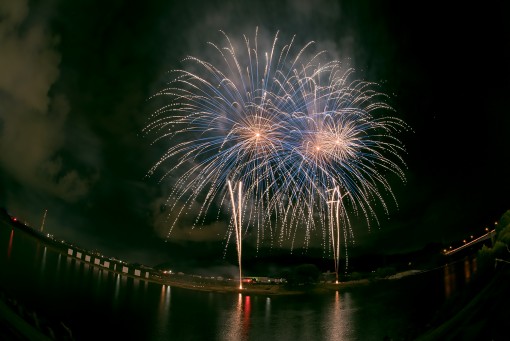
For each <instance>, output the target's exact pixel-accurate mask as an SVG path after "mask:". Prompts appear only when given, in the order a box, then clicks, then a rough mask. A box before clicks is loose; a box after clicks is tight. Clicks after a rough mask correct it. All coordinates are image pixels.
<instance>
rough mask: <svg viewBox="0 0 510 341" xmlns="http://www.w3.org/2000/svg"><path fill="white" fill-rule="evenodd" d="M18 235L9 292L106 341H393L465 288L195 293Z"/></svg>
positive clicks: (413, 284) (12, 246)
mask: <svg viewBox="0 0 510 341" xmlns="http://www.w3.org/2000/svg"><path fill="white" fill-rule="evenodd" d="M17 232H18V231H16V233H13V232H12V230H11V229H10V228H9V229H6V228H5V226H4V225H0V245H4V247H6V248H7V250H6V251H7V252H1V253H0V255H3V256H2V257H0V267H1V268H2V269H3V270H4V271H3V273H2V274H0V285H5V286H6V287H8V288H10V289H12V292H14V293H16V292H17V293H18V294H19V295H20V296H28V295H27V292H26V290H24V288H25V287H26V286H29V287H30V288H31V291H30V295H32V296H31V297H33V298H34V299H36V298H37V300H38V301H40V303H39V304H40V309H41V310H42V311H44V310H50V312H51V313H54V314H56V315H58V316H62V318H65V319H67V320H66V325H69V326H70V327H71V329H72V330H73V332H74V335H83V338H82V339H83V340H89V339H94V337H96V336H97V335H96V332H95V331H94V330H93V329H91V328H90V323H91V319H93V320H94V321H95V322H94V323H101V325H104V326H105V327H106V328H107V329H106V331H104V332H103V334H102V336H103V337H105V338H115V339H119V338H127V339H140V340H142V339H143V340H180V339H186V340H225V341H244V340H275V339H277V340H281V341H285V340H293V341H299V340H317V339H320V340H332V341H335V340H339V341H351V340H382V339H383V337H384V336H385V335H386V334H389V336H390V337H393V338H394V339H396V338H397V337H398V336H399V335H403V332H402V331H401V330H400V329H402V328H404V327H407V326H408V325H412V324H413V323H416V321H420V319H421V318H422V317H421V315H419V316H413V314H418V313H416V312H415V310H416V309H414V310H412V309H410V307H413V308H415V307H416V306H419V307H420V309H421V310H423V311H422V312H420V314H424V315H423V316H424V317H426V316H430V315H431V314H432V313H433V312H434V311H435V306H433V305H431V302H435V301H438V298H437V296H441V297H440V299H441V300H442V299H443V298H444V296H446V297H448V295H450V294H451V293H452V292H453V291H454V290H455V289H456V288H455V286H456V285H457V281H456V279H455V278H456V275H455V269H453V268H451V267H444V269H441V270H440V271H441V272H440V273H438V275H439V276H436V277H437V278H438V279H439V280H438V281H437V282H430V283H427V281H426V280H425V281H424V280H422V279H414V280H413V279H408V280H407V279H406V280H400V281H395V282H393V283H385V284H383V285H374V286H368V287H366V288H365V287H360V288H355V289H342V290H338V291H334V292H330V293H327V294H323V295H315V296H306V295H305V296H297V297H287V296H264V295H250V294H249V292H242V293H236V294H232V293H216V292H196V291H192V290H186V289H181V288H175V287H170V286H166V285H161V284H156V283H149V282H147V281H146V280H144V279H143V278H133V277H128V276H126V275H123V274H119V273H113V272H110V271H107V270H105V269H103V268H100V267H98V266H94V265H92V264H90V263H87V262H84V261H80V260H77V259H74V258H72V257H70V256H67V255H66V254H60V253H57V252H55V251H54V250H53V249H51V248H46V247H44V248H42V247H41V248H40V247H39V245H38V243H31V244H30V243H29V242H28V241H27V240H24V239H23V240H20V239H19V238H21V237H20V236H22V235H23V234H22V233H17ZM22 238H25V239H26V237H22ZM18 249H19V250H18ZM14 251H16V252H14ZM34 253H35V254H37V255H38V257H35V259H34V257H33V256H32V255H33V254H34ZM27 255H28V256H27ZM63 258H65V259H63ZM20 269H25V270H26V271H25V272H24V273H23V276H26V277H24V278H23V280H22V282H20V283H21V284H23V285H19V284H20V283H18V282H16V281H17V278H19V277H20V276H18V275H16V274H18V273H19V270H20ZM31 269H34V271H33V273H31V272H30V270H31ZM475 271H476V262H475V263H473V262H470V263H469V264H468V263H463V272H462V273H463V275H462V276H463V278H464V280H466V281H467V280H469V279H470V278H471V277H472V275H473V273H474V272H475ZM40 277H41V278H42V279H41V280H38V281H34V278H36V279H37V278H40ZM421 282H424V283H421ZM18 286H19V287H20V289H19V290H18ZM436 286H437V292H438V295H436V294H437V293H436V292H435V290H434V288H435V287H436ZM0 289H3V288H0ZM16 290H18V291H16ZM439 303H440V302H439V301H438V303H437V304H439ZM427 304H429V305H430V306H427ZM427 309H428V311H429V312H430V315H426V314H428V313H427ZM126 321H131V322H126Z"/></svg>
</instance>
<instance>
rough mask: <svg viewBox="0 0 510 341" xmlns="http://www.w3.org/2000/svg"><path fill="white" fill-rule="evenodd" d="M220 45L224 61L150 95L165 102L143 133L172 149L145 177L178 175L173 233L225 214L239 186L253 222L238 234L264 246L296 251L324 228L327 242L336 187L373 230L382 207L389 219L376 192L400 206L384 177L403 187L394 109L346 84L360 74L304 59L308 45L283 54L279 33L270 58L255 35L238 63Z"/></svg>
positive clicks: (375, 94)
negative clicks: (292, 245) (191, 217)
mask: <svg viewBox="0 0 510 341" xmlns="http://www.w3.org/2000/svg"><path fill="white" fill-rule="evenodd" d="M222 33H223V32H222ZM223 36H224V38H225V40H226V42H227V44H226V46H225V47H219V46H218V45H216V44H213V43H209V44H210V46H212V47H213V49H214V50H215V51H216V52H217V53H219V55H220V56H221V58H222V64H221V65H218V66H214V65H212V64H211V63H208V62H206V61H203V60H201V59H198V58H196V57H188V58H186V59H185V61H186V62H190V63H192V64H193V65H194V68H195V70H196V71H194V72H190V71H186V70H174V71H173V72H171V74H173V75H174V78H172V80H171V81H170V84H169V86H168V87H167V88H165V89H163V90H162V91H160V92H158V93H157V94H156V95H155V97H159V96H165V98H170V102H169V103H167V104H165V105H163V106H162V107H161V108H160V109H159V110H157V111H156V112H155V113H154V114H153V115H152V116H151V117H150V119H149V123H148V124H147V126H146V127H145V129H144V131H145V132H146V133H147V134H149V133H154V134H155V135H156V138H155V142H158V141H160V140H164V141H172V142H171V144H170V146H169V147H168V148H167V151H166V152H165V153H164V154H163V156H162V157H161V158H160V160H158V161H157V162H156V163H155V165H154V166H153V167H152V168H151V169H150V171H149V175H153V174H154V173H155V172H156V170H157V169H159V168H163V167H164V165H170V166H166V167H168V168H167V169H166V171H165V172H164V174H163V176H162V178H161V180H163V179H165V178H167V177H169V176H170V175H173V174H175V173H177V172H181V174H180V175H179V176H178V179H177V180H176V181H175V183H174V184H173V186H172V192H171V194H170V196H169V197H168V204H169V206H170V208H171V210H170V211H171V212H172V213H174V216H173V218H172V219H173V221H171V222H170V227H169V229H168V235H167V236H170V233H171V231H172V229H173V228H174V227H175V225H176V224H177V222H178V220H179V219H180V217H181V215H182V214H184V212H187V211H189V210H190V209H191V207H192V206H193V204H194V203H196V202H200V210H199V212H198V213H197V215H196V220H195V225H194V226H193V227H195V226H197V225H200V224H203V223H204V222H205V219H206V216H207V214H208V211H209V210H210V209H211V208H212V207H213V206H214V205H213V204H215V203H219V207H220V208H219V210H221V209H222V207H223V206H227V205H224V203H226V202H228V192H229V191H228V188H227V184H228V183H229V181H232V182H235V183H243V193H244V194H243V196H244V198H243V200H242V202H243V204H242V205H243V212H236V214H237V215H238V216H239V217H241V215H242V216H244V217H246V218H245V219H244V222H245V224H244V227H240V228H241V229H243V234H244V233H246V231H247V230H248V228H249V227H250V226H255V227H256V229H257V230H256V232H257V240H258V241H260V240H261V239H264V238H265V233H268V235H269V236H268V237H269V239H271V240H273V239H274V238H276V239H277V240H278V242H279V243H283V242H284V241H286V240H289V239H290V240H291V241H292V242H293V241H294V240H295V238H296V236H297V232H298V231H299V230H303V229H304V231H305V244H307V243H308V242H309V241H310V236H311V233H312V232H313V231H314V230H315V229H317V228H318V229H320V230H322V233H323V239H328V238H330V239H331V238H334V236H333V235H332V233H331V231H330V230H329V229H328V227H327V226H330V225H329V224H330V223H331V219H333V218H332V217H331V215H330V214H328V201H329V200H330V199H329V198H328V191H330V190H331V188H337V191H338V193H340V191H341V192H342V193H345V195H346V197H345V198H346V201H347V202H348V204H349V206H350V207H351V208H352V209H353V211H354V213H355V214H362V215H363V216H364V217H365V218H366V221H367V223H368V224H369V226H370V221H372V219H375V220H376V221H378V220H377V215H376V209H375V205H378V204H381V205H382V207H383V208H384V210H385V212H386V213H388V207H387V204H386V202H385V199H384V197H383V195H382V194H381V193H380V189H383V190H384V191H385V192H389V193H390V195H391V197H392V198H393V199H394V200H395V196H394V195H393V193H392V191H391V188H390V184H389V182H388V180H387V179H386V177H385V176H386V175H387V173H393V174H396V175H397V176H398V177H399V178H400V179H401V180H403V181H405V177H404V172H403V166H405V163H404V161H403V159H402V157H401V156H400V155H401V153H403V152H404V151H405V150H404V148H403V147H402V144H401V142H400V141H399V140H398V139H397V138H396V137H395V134H397V133H400V132H401V131H403V130H406V129H408V127H407V126H406V124H405V123H404V122H403V121H402V120H400V119H398V118H396V117H393V116H388V115H387V113H388V112H392V110H393V109H392V108H391V107H390V106H389V105H388V104H386V102H385V100H386V98H387V96H386V95H385V94H383V93H382V92H379V91H377V84H376V83H373V82H366V81H360V80H351V78H352V76H353V74H354V70H353V69H352V68H347V69H346V70H344V68H343V65H342V64H341V63H340V62H339V61H327V60H325V58H326V57H327V54H326V52H325V51H321V52H319V53H315V54H312V56H311V57H310V58H308V59H307V58H306V56H307V55H308V54H309V52H308V50H309V49H310V48H311V46H312V45H313V43H312V42H310V43H308V44H306V45H305V46H304V47H302V48H301V49H300V50H296V49H295V48H294V39H292V40H291V42H290V43H289V44H287V45H284V46H283V47H282V48H281V49H279V45H278V44H277V41H278V34H276V35H275V37H274V40H273V43H272V46H271V48H270V50H269V51H268V52H260V51H259V50H258V42H257V39H258V36H257V33H256V34H255V40H254V46H252V45H251V44H250V41H249V39H247V38H246V36H245V37H244V46H245V48H246V50H245V51H244V54H243V55H242V58H241V57H238V54H237V52H236V49H235V48H234V46H235V44H234V43H233V42H232V41H231V40H230V38H229V37H228V36H227V35H226V34H225V33H223ZM294 51H297V52H296V53H295V54H294ZM172 162H173V165H172ZM239 201H240V202H241V200H239ZM395 203H396V200H395ZM342 207H343V205H342ZM229 209H230V210H232V209H233V208H229ZM342 209H343V208H342ZM231 213H233V212H231ZM235 216H236V215H232V214H231V218H230V219H231V222H230V224H229V228H233V227H234V226H235V225H236V224H232V219H234V217H235ZM345 216H346V215H345ZM217 217H219V211H218V213H217ZM343 219H345V221H346V222H348V218H347V217H344V218H343ZM328 222H329V223H328ZM344 225H346V226H345V227H346V228H349V229H350V224H348V223H344ZM278 229H280V230H279V232H278ZM344 231H345V230H344ZM230 233H232V230H230V231H228V232H227V236H229V235H230ZM344 233H345V232H344ZM349 233H350V234H351V235H352V231H350V232H349ZM257 247H258V245H257Z"/></svg>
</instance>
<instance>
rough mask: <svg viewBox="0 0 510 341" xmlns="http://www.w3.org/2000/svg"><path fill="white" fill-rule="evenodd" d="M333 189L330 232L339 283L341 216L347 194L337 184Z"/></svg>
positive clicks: (336, 277) (336, 281)
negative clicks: (343, 199)
mask: <svg viewBox="0 0 510 341" xmlns="http://www.w3.org/2000/svg"><path fill="white" fill-rule="evenodd" d="M330 191H331V199H330V200H329V201H328V204H330V206H329V231H330V232H329V233H330V238H331V246H332V249H333V260H334V262H335V283H337V284H338V270H339V268H340V232H341V226H340V217H341V216H342V215H343V212H342V211H343V205H342V198H343V197H344V196H345V195H347V194H344V195H342V194H341V193H340V188H339V187H338V186H336V187H335V188H333V189H332V190H330ZM344 235H345V242H346V244H347V234H346V233H345V232H344Z"/></svg>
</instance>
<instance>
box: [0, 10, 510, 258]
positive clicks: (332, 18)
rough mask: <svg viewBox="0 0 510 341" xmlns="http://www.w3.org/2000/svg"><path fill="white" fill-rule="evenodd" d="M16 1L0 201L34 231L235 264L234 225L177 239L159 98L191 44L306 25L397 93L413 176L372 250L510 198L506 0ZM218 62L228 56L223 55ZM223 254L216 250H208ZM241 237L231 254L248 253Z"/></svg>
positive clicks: (420, 237) (429, 233)
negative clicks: (154, 98) (169, 226)
mask: <svg viewBox="0 0 510 341" xmlns="http://www.w3.org/2000/svg"><path fill="white" fill-rule="evenodd" d="M449 6H450V7H445V5H444V2H440V1H427V2H420V3H416V2H405V1H402V2H400V1H398V2H397V1H385V2H382V1H369V0H363V1H330V0H310V1H306V0H300V1H290V0H287V1H193V0H191V1H163V0H157V1H146V2H135V1H93V0H87V1H58V0H54V1H44V2H28V3H27V1H22V0H20V1H3V2H1V3H0V18H1V19H0V68H1V72H0V206H2V207H4V208H6V209H7V211H8V212H9V213H10V214H11V215H15V216H18V217H19V218H20V219H21V220H24V221H26V222H27V223H28V224H29V225H31V226H33V227H39V226H40V225H41V221H42V217H43V214H44V212H45V210H47V216H46V220H45V224H44V230H45V231H46V232H48V233H52V234H54V235H55V236H56V237H58V238H62V239H65V240H67V241H70V242H73V243H76V244H78V245H80V246H83V247H85V248H89V249H97V250H99V251H101V252H102V253H104V254H106V255H111V256H116V257H119V258H122V259H125V260H127V261H131V262H142V263H145V264H149V265H153V264H157V263H159V262H164V261H171V260H172V259H173V258H175V257H181V258H186V259H190V260H191V259H194V258H200V257H209V258H218V259H222V257H223V251H222V249H221V248H220V249H219V252H218V249H217V248H215V247H212V246H211V245H215V243H219V244H221V243H224V236H225V229H226V227H227V225H226V223H225V222H216V223H211V224H210V225H208V226H204V227H203V229H202V230H190V229H189V226H186V225H185V223H183V224H182V226H178V227H177V228H176V229H175V230H174V231H173V232H172V234H171V238H170V239H169V241H168V242H167V243H165V242H164V239H163V237H164V235H165V234H166V231H165V229H166V225H164V223H163V221H164V219H163V217H164V215H165V214H166V210H165V208H164V202H165V200H166V197H167V195H168V193H169V188H168V183H166V182H164V181H163V182H161V183H159V182H158V180H159V178H158V177H157V176H156V177H149V178H147V177H146V173H147V171H148V170H149V169H150V167H151V166H152V165H153V164H154V163H155V162H156V161H157V160H158V159H159V158H160V157H161V154H162V152H163V149H162V148H161V147H158V146H153V145H151V142H152V140H151V139H149V138H147V137H146V136H144V134H143V133H142V129H143V127H144V126H145V125H146V123H147V121H146V120H147V118H148V116H149V115H150V114H151V113H152V112H153V110H154V107H153V103H151V101H150V100H149V98H150V96H151V95H153V94H154V93H155V92H156V91H157V90H159V89H161V88H162V87H163V86H164V85H165V80H166V75H167V71H169V70H171V69H175V68H182V67H183V64H181V60H182V59H183V58H184V57H186V56H187V55H193V56H197V57H199V58H202V59H205V60H207V59H208V56H209V54H208V53H209V52H210V51H211V50H210V49H209V48H208V47H207V44H206V43H207V42H208V41H212V42H217V43H221V42H222V41H223V40H222V35H221V34H220V32H219V30H223V31H225V33H227V34H228V35H229V36H231V37H235V38H238V39H240V38H242V34H246V35H247V36H253V35H254V32H255V28H256V27H258V28H259V31H260V32H263V33H264V34H266V35H267V36H268V37H273V36H274V34H275V33H276V31H279V34H280V35H281V37H282V39H286V38H290V37H292V36H294V35H295V36H296V42H297V43H298V44H305V43H306V42H308V41H315V42H316V44H317V46H318V47H320V48H322V49H327V50H328V51H329V52H330V53H331V54H332V55H333V56H335V58H339V59H341V60H342V59H348V60H349V61H350V63H351V64H353V65H354V66H355V68H356V75H357V76H358V77H359V78H363V79H367V80H370V81H375V82H378V83H380V84H381V85H382V88H383V90H384V92H385V93H387V94H390V95H392V97H391V105H392V106H393V107H394V108H395V110H396V111H395V116H397V117H400V118H402V119H403V120H404V121H405V122H406V123H407V124H409V126H411V128H412V131H410V132H407V133H405V134H403V135H402V136H400V138H401V140H402V141H403V143H404V145H405V148H406V150H407V153H406V154H405V155H403V157H404V160H405V162H406V164H407V169H406V178H407V181H406V182H405V183H402V182H401V181H399V180H397V179H390V182H391V183H392V186H393V190H394V192H395V195H396V197H397V201H398V207H397V205H395V204H391V199H389V200H388V202H390V214H389V215H388V216H384V215H382V216H380V219H381V224H380V226H372V227H371V229H370V230H369V229H368V228H367V226H366V225H363V224H356V226H354V233H355V237H356V245H357V246H356V247H357V248H358V249H357V250H358V252H367V253H398V252H407V251H412V250H417V249H421V248H423V247H424V246H426V245H427V244H429V243H433V242H435V243H450V242H452V241H457V240H459V239H463V238H465V237H466V236H468V235H470V234H473V233H478V231H482V230H483V228H484V227H491V226H493V224H494V222H495V221H496V220H497V219H499V217H500V216H501V215H502V214H503V213H504V212H505V211H506V210H507V209H510V177H509V176H508V172H509V171H508V158H509V157H510V152H509V151H510V149H509V147H510V134H509V133H510V129H509V128H510V112H509V110H508V105H507V103H508V94H509V90H510V86H509V81H508V80H509V76H510V69H509V63H508V61H509V60H510V56H509V54H508V51H510V49H509V46H508V42H509V40H508V37H509V36H510V30H509V22H508V16H507V15H508V13H509V8H508V5H506V4H505V3H504V2H503V1H499V2H490V1H489V2H483V3H479V4H476V5H475V4H473V5H467V3H465V4H464V3H462V4H460V5H459V6H453V5H449ZM212 61H213V60H212ZM208 252H209V253H208ZM234 252H235V248H234V247H232V246H230V247H229V248H228V249H227V254H231V255H232V254H234Z"/></svg>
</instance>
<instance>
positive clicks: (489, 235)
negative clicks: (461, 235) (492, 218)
mask: <svg viewBox="0 0 510 341" xmlns="http://www.w3.org/2000/svg"><path fill="white" fill-rule="evenodd" d="M495 235H496V230H495V229H493V230H491V231H488V232H487V233H485V234H484V235H482V236H480V237H478V238H476V239H473V240H471V241H469V242H466V241H465V242H464V244H463V245H461V246H459V247H457V248H455V249H450V250H444V251H443V254H444V255H445V256H450V255H452V254H454V253H457V252H459V251H461V250H463V249H466V248H468V247H470V246H472V245H475V244H477V243H480V242H483V241H485V240H487V239H491V240H492V238H494V236H495Z"/></svg>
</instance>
